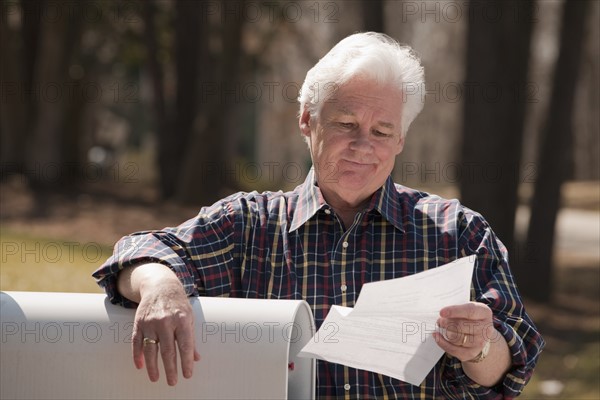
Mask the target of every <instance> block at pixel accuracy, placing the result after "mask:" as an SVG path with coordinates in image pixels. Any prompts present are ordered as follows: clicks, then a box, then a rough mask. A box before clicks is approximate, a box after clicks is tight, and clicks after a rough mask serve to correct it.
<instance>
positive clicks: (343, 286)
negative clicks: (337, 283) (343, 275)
mask: <svg viewBox="0 0 600 400" xmlns="http://www.w3.org/2000/svg"><path fill="white" fill-rule="evenodd" d="M340 289H342V292H345V291H346V290H348V286H346V285H342V287H341V288H340Z"/></svg>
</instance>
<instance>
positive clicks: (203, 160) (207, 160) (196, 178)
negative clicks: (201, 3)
mask: <svg viewBox="0 0 600 400" xmlns="http://www.w3.org/2000/svg"><path fill="white" fill-rule="evenodd" d="M227 3H228V2H227V1H226V0H223V1H222V2H221V9H222V10H225V9H226V8H227V7H237V8H238V9H240V10H241V9H243V6H244V4H243V1H240V2H236V3H235V4H234V5H232V3H230V4H229V5H228V4H227ZM243 23H244V19H243V18H229V19H227V20H226V21H224V22H223V23H222V25H221V29H222V32H221V35H220V39H221V53H220V57H219V62H215V63H213V64H208V67H209V68H208V70H206V69H205V70H204V71H203V76H202V77H203V83H204V84H206V85H208V86H210V89H209V88H208V86H207V87H204V88H203V89H204V90H205V96H204V97H203V100H202V101H201V104H202V108H203V109H202V116H203V121H204V123H203V126H202V127H201V128H200V129H199V131H198V132H195V135H194V136H193V137H192V138H190V145H189V146H188V148H187V152H186V159H185V162H184V163H183V165H182V168H181V171H180V176H181V179H180V186H179V188H178V195H177V199H178V201H180V202H182V203H188V204H202V205H208V204H211V203H213V202H214V201H216V200H218V199H219V198H221V197H222V196H223V195H224V194H225V193H224V191H225V190H226V188H236V187H237V179H238V178H239V176H238V174H237V172H236V169H235V160H230V159H229V160H228V159H227V157H226V154H227V152H226V150H225V146H227V145H228V144H229V143H228V140H229V137H230V135H229V134H228V132H227V124H226V121H227V120H228V119H230V118H232V113H233V112H235V110H234V109H235V105H236V103H237V102H239V101H241V100H240V96H239V93H240V82H239V78H240V64H241V62H242V57H241V55H242V28H243ZM200 36H201V37H200V40H202V41H203V44H202V46H203V47H202V48H203V49H207V48H208V40H209V39H208V34H205V35H200ZM203 51H206V52H207V50H203ZM207 58H208V57H207ZM202 61H203V62H202V64H203V67H204V68H206V66H207V62H208V60H207V59H203V60H202ZM209 93H210V95H208V94H209Z"/></svg>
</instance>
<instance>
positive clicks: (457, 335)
mask: <svg viewBox="0 0 600 400" xmlns="http://www.w3.org/2000/svg"><path fill="white" fill-rule="evenodd" d="M439 333H441V334H442V337H443V338H444V340H445V341H447V342H448V343H452V344H453V345H455V346H458V347H467V346H471V345H472V344H473V342H474V337H473V336H472V335H469V334H467V333H465V332H458V331H453V330H449V329H445V328H442V327H440V332H439Z"/></svg>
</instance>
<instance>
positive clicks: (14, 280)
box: [0, 229, 112, 293]
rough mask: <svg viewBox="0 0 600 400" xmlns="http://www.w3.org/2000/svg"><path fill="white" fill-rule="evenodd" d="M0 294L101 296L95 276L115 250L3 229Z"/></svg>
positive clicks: (0, 246)
mask: <svg viewBox="0 0 600 400" xmlns="http://www.w3.org/2000/svg"><path fill="white" fill-rule="evenodd" d="M0 249H1V255H0V265H1V266H0V290H2V291H34V292H81V293H98V292H100V291H101V290H100V288H99V287H98V286H97V285H96V283H95V281H94V279H93V278H92V277H91V274H92V272H93V271H94V270H95V269H96V268H98V266H99V265H100V264H101V263H102V262H104V260H106V259H107V258H108V257H109V256H110V254H111V252H112V248H111V247H110V246H107V245H103V244H99V243H95V242H79V241H77V240H56V239H49V238H39V237H31V236H27V235H24V234H18V233H13V232H10V231H8V232H7V231H6V230H5V229H2V234H1V235H0Z"/></svg>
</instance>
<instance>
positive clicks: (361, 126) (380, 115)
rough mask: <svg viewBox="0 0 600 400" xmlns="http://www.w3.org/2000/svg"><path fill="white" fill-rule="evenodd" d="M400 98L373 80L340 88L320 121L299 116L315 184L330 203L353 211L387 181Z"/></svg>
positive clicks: (396, 150)
mask: <svg viewBox="0 0 600 400" xmlns="http://www.w3.org/2000/svg"><path fill="white" fill-rule="evenodd" d="M401 111H402V94H401V93H400V92H399V91H397V90H396V89H391V88H389V87H384V86H381V85H377V84H376V83H374V82H372V81H366V80H354V81H351V82H349V83H346V84H345V85H343V86H341V87H340V88H338V90H337V92H336V93H335V94H334V95H333V96H332V98H330V99H329V100H328V101H327V102H326V103H325V104H323V107H322V108H321V113H320V115H319V117H318V118H316V119H315V118H313V119H311V118H310V116H309V115H308V112H306V111H305V112H304V113H303V114H302V115H301V117H300V130H301V131H302V134H303V135H305V136H307V137H308V139H309V140H310V148H311V156H312V161H313V164H314V166H315V172H316V176H317V182H318V184H319V187H320V189H321V191H322V193H323V195H324V196H325V198H326V200H327V201H328V202H329V203H332V202H334V203H336V204H341V205H344V206H349V207H357V206H359V205H360V204H361V203H363V202H365V201H367V200H368V199H369V198H370V197H371V195H372V194H373V193H374V192H375V191H377V190H378V189H379V188H380V187H381V186H382V185H383V184H384V182H385V180H386V179H387V177H388V175H389V174H390V173H391V171H392V169H393V167H394V161H395V157H396V155H398V154H400V152H401V151H402V147H403V146H404V139H403V138H401Z"/></svg>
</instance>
